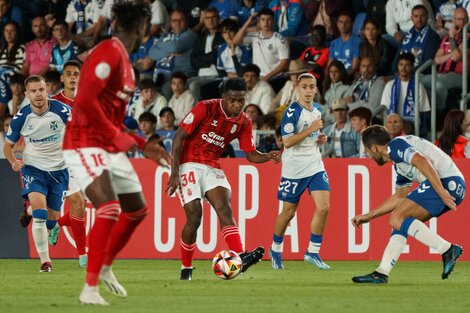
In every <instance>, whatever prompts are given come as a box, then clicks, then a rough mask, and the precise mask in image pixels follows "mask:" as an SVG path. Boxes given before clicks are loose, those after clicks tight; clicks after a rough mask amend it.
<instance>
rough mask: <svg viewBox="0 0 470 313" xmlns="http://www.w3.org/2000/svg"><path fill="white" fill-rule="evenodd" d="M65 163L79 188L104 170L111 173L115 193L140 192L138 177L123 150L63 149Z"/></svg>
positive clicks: (84, 188)
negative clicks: (112, 151)
mask: <svg viewBox="0 0 470 313" xmlns="http://www.w3.org/2000/svg"><path fill="white" fill-rule="evenodd" d="M64 158H65V163H66V164H67V166H68V167H69V169H70V171H71V173H72V175H73V176H74V177H75V178H76V179H77V181H78V184H79V185H80V189H81V190H83V191H85V190H86V188H87V187H88V186H89V185H90V184H91V183H92V182H93V181H94V180H95V179H96V178H97V177H99V176H100V175H101V174H102V173H103V171H104V170H108V171H109V173H110V174H111V181H112V184H113V188H114V191H115V192H116V194H126V193H135V192H141V191H142V186H141V185H140V181H139V178H138V177H137V174H136V173H135V171H134V167H132V164H131V162H130V161H129V159H128V158H127V156H126V154H125V153H124V152H119V153H109V152H107V151H106V150H104V149H101V148H80V149H75V150H64Z"/></svg>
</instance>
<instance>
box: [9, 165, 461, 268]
mask: <svg viewBox="0 0 470 313" xmlns="http://www.w3.org/2000/svg"><path fill="white" fill-rule="evenodd" d="M132 162H133V164H134V166H135V169H136V171H137V173H138V175H139V177H140V179H141V182H142V185H143V189H144V194H145V198H146V199H147V203H148V206H149V209H150V214H149V215H148V217H147V218H146V219H145V220H144V221H143V223H142V224H141V226H140V227H139V228H138V229H137V231H136V233H135V234H134V236H133V237H132V238H131V240H130V242H129V244H128V245H127V246H126V247H125V249H124V250H123V251H122V252H121V253H120V254H119V255H118V257H119V258H126V259H132V258H138V259H148V258H149V259H150V258H151V259H153V258H158V259H178V258H179V257H180V244H179V238H180V233H181V229H182V227H183V225H184V223H185V215H184V212H183V209H182V207H181V204H180V201H179V199H178V197H175V196H174V197H168V196H167V195H166V194H164V189H165V184H166V182H167V180H168V175H169V169H167V168H164V167H158V166H156V165H155V164H154V163H152V162H151V161H149V160H145V159H137V160H133V161H132ZM456 162H457V164H458V165H459V168H460V169H461V170H462V171H463V173H464V176H466V177H469V174H470V166H469V165H470V163H469V161H467V160H457V161H456ZM325 166H326V170H327V172H328V175H329V179H330V186H331V208H330V214H329V217H328V224H327V227H326V231H325V234H324V241H323V245H322V250H321V253H322V256H323V257H324V259H326V260H379V259H380V258H381V256H382V252H383V250H384V248H385V246H386V244H387V242H388V239H389V236H390V233H391V227H390V226H389V224H388V216H383V217H381V218H379V219H376V220H374V221H373V222H372V223H370V224H366V225H363V227H362V228H361V229H355V228H354V227H353V226H352V225H351V223H350V219H351V218H352V217H353V216H354V215H356V214H358V213H361V212H367V211H369V210H372V209H374V208H375V207H377V206H378V205H379V204H380V203H381V202H382V201H383V200H385V199H386V198H387V197H388V196H390V195H391V194H392V192H393V188H394V187H393V186H394V184H393V183H392V182H393V180H394V173H393V168H392V166H391V164H387V165H385V166H383V167H379V166H377V165H376V163H375V162H374V161H372V160H367V159H327V160H325ZM222 167H223V169H224V170H225V173H226V175H227V178H228V180H229V182H230V183H231V186H232V206H233V212H234V218H235V220H236V222H237V224H238V227H239V229H240V234H241V237H242V241H243V242H244V244H245V246H246V248H247V249H253V248H255V247H256V246H259V245H263V246H265V247H269V245H270V244H271V241H272V234H273V228H274V221H275V218H276V216H277V214H278V212H279V208H280V205H279V202H278V200H277V198H276V195H277V188H278V183H279V178H280V173H281V166H280V164H272V163H269V164H260V165H254V164H251V163H249V162H248V161H246V160H244V159H224V160H222ZM183 192H184V190H183ZM469 201H470V200H468V199H465V200H464V202H463V203H462V204H461V205H460V206H459V208H458V210H457V211H456V212H449V213H447V214H445V215H444V216H442V217H440V218H439V219H438V220H436V219H433V220H431V221H430V226H431V228H432V229H433V230H436V231H437V232H438V233H439V234H440V235H441V236H442V237H444V238H445V239H447V240H449V241H451V242H454V243H458V244H460V245H462V246H463V247H464V249H465V247H470V236H469V233H470V230H469V228H468V224H469V220H470V211H469V208H468V204H469ZM313 211H314V204H313V201H312V199H311V198H310V197H309V196H308V195H306V194H304V196H303V197H302V199H301V202H300V205H299V208H298V214H297V216H296V218H295V219H294V220H292V222H291V224H290V226H289V227H288V229H287V232H286V236H285V244H284V258H285V259H290V260H300V259H302V258H303V253H304V251H305V250H306V248H307V245H308V241H309V233H310V221H311V217H312V214H313ZM93 219H94V210H93V209H91V208H90V207H89V208H88V209H87V229H89V228H90V225H91V224H92V223H93ZM15 222H16V221H15ZM225 248H226V245H225V242H224V240H223V237H222V236H221V235H220V230H219V226H218V221H217V216H216V214H215V212H214V210H211V209H210V206H209V205H208V204H207V203H206V202H205V203H204V212H203V221H202V224H201V227H200V229H199V232H198V239H197V249H196V252H195V258H197V259H210V258H212V257H213V256H214V254H215V253H216V252H218V251H219V250H222V249H225ZM29 251H30V256H31V257H37V254H36V252H35V248H34V245H33V241H32V236H31V233H29ZM51 256H52V257H53V258H70V257H76V256H77V255H76V251H75V249H74V246H73V240H72V237H71V230H70V229H64V230H63V231H62V232H61V234H60V237H59V242H58V244H57V245H56V246H55V247H51ZM266 257H267V255H266ZM401 259H404V260H440V256H439V255H438V254H436V252H435V251H432V249H429V248H428V247H425V246H424V245H422V244H421V243H419V242H417V241H416V240H415V239H413V238H410V239H409V242H408V246H407V247H406V249H405V253H404V254H403V255H402V258H401ZM462 259H463V260H470V254H464V255H463V257H462Z"/></svg>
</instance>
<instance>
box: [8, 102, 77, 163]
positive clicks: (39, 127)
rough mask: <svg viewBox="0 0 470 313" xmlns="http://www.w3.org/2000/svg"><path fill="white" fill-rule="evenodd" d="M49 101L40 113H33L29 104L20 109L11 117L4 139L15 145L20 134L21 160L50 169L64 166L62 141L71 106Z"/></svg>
mask: <svg viewBox="0 0 470 313" xmlns="http://www.w3.org/2000/svg"><path fill="white" fill-rule="evenodd" d="M48 101H49V109H48V110H47V111H46V112H44V113H43V114H42V115H38V114H36V113H34V112H33V111H32V109H31V105H28V106H25V107H24V108H22V109H21V110H20V111H19V112H18V113H17V114H16V115H15V116H14V117H13V119H12V120H11V124H10V128H9V129H8V132H7V135H6V137H5V139H6V141H7V142H9V143H11V144H15V143H16V142H17V141H18V140H19V139H20V136H23V137H24V142H25V150H24V153H23V159H24V162H25V163H26V164H27V165H31V166H34V167H36V168H38V169H40V170H42V171H47V172H50V171H58V170H62V169H64V168H66V166H65V161H64V158H63V156H62V142H63V139H64V133H65V124H66V123H67V119H68V118H69V116H70V111H71V109H70V107H69V106H68V105H66V104H64V103H62V102H60V101H56V100H48Z"/></svg>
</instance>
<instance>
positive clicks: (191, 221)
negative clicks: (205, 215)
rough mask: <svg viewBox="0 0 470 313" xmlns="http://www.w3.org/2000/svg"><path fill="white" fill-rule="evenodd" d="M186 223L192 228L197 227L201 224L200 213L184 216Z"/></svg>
mask: <svg viewBox="0 0 470 313" xmlns="http://www.w3.org/2000/svg"><path fill="white" fill-rule="evenodd" d="M186 224H188V226H189V227H191V228H193V229H198V228H199V225H201V215H200V214H189V215H188V216H187V217H186Z"/></svg>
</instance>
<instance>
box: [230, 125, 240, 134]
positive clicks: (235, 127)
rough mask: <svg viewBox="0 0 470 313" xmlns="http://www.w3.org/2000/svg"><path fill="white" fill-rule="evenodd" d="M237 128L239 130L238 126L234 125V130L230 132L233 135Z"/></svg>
mask: <svg viewBox="0 0 470 313" xmlns="http://www.w3.org/2000/svg"><path fill="white" fill-rule="evenodd" d="M237 128H238V126H237V124H233V125H232V129H231V130H230V133H231V134H233V133H234V132H236V131H237Z"/></svg>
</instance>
